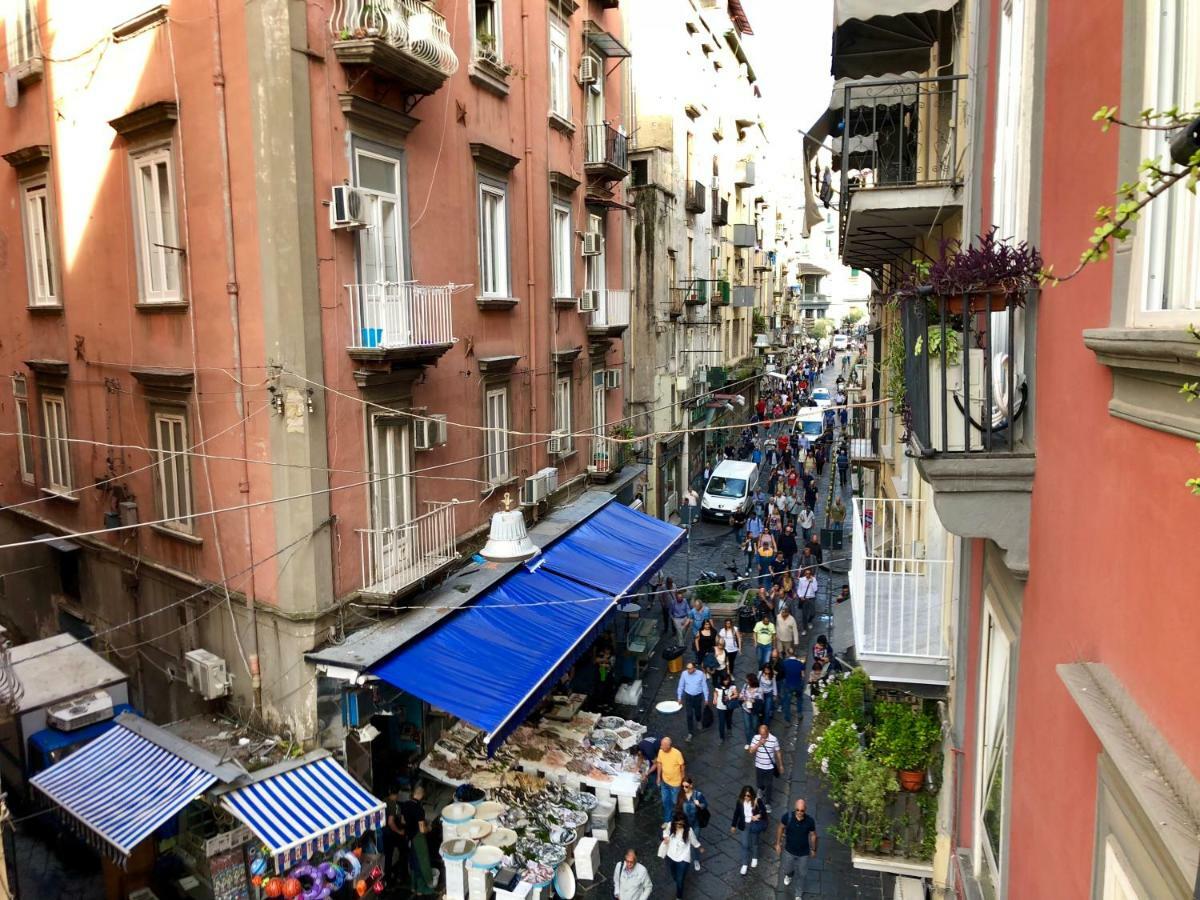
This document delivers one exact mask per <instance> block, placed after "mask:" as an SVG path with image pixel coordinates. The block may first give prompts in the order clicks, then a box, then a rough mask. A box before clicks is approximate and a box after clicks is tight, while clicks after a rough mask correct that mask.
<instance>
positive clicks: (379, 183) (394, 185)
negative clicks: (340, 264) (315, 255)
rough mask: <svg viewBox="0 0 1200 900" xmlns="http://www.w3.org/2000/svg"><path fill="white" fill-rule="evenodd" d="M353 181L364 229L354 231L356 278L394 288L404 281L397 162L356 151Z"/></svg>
mask: <svg viewBox="0 0 1200 900" xmlns="http://www.w3.org/2000/svg"><path fill="white" fill-rule="evenodd" d="M354 162H355V173H356V175H355V181H356V186H357V187H358V189H359V192H360V195H361V196H362V199H363V218H364V220H365V221H366V223H367V227H366V228H363V229H361V230H360V231H359V232H358V236H359V238H358V266H359V275H360V277H361V278H362V283H363V284H364V285H383V284H387V285H395V284H398V283H399V282H401V281H403V280H404V247H403V229H402V227H401V223H402V221H403V220H402V219H401V214H402V210H401V206H400V163H399V162H398V161H397V160H396V159H392V158H389V157H386V156H383V155H380V154H378V153H372V152H370V151H367V150H362V149H356V151H355V154H354Z"/></svg>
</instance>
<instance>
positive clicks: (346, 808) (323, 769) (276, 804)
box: [221, 754, 384, 872]
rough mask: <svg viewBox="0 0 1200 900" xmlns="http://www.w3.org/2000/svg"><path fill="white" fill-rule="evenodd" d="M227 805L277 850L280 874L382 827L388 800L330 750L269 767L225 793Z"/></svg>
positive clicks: (276, 863)
mask: <svg viewBox="0 0 1200 900" xmlns="http://www.w3.org/2000/svg"><path fill="white" fill-rule="evenodd" d="M221 805H222V806H223V807H225V809H227V810H229V812H231V813H233V814H234V815H235V816H237V817H238V818H239V819H240V820H241V821H242V822H244V823H245V824H246V827H248V828H249V829H250V830H251V831H253V832H254V833H255V834H256V835H257V836H258V838H259V839H260V840H261V841H262V842H263V843H264V844H266V845H267V846H268V847H269V848H270V849H271V855H272V856H273V857H274V859H275V868H276V871H279V872H283V871H284V870H286V869H288V868H290V867H291V866H293V865H295V864H296V863H298V862H301V861H302V860H305V859H308V858H309V857H311V856H313V855H314V854H316V853H320V852H322V851H326V850H330V849H332V848H334V847H336V846H338V845H339V844H344V843H346V842H347V841H349V840H351V839H353V838H356V837H358V836H360V835H362V834H363V833H364V832H365V831H367V830H368V829H371V828H380V827H382V826H383V818H384V813H383V810H384V806H383V803H382V801H380V800H377V799H376V798H375V797H373V796H371V795H370V794H369V793H367V792H366V791H365V790H363V788H362V787H360V786H359V784H358V782H357V781H355V780H354V779H353V778H352V777H351V776H350V773H349V772H347V771H346V770H345V769H343V768H342V767H341V766H339V765H338V764H337V763H336V762H335V761H334V760H333V759H331V758H330V757H329V756H328V755H327V754H322V755H321V756H319V757H310V758H309V759H308V760H307V761H305V762H302V763H301V764H299V765H296V764H295V763H292V764H287V763H285V764H284V765H282V766H276V767H274V768H272V769H264V770H263V771H261V772H258V773H256V775H255V780H254V781H253V782H251V783H249V784H244V785H242V786H240V787H238V788H235V789H234V790H231V791H229V792H228V793H226V794H223V795H222V796H221Z"/></svg>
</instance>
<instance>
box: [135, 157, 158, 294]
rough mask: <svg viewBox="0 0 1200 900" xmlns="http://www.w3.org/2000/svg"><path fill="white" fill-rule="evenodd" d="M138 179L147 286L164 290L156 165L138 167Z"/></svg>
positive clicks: (156, 290) (155, 291)
mask: <svg viewBox="0 0 1200 900" xmlns="http://www.w3.org/2000/svg"><path fill="white" fill-rule="evenodd" d="M138 181H139V184H140V186H141V201H142V252H143V253H144V254H145V266H144V271H145V277H146V279H147V284H146V287H147V289H148V290H149V291H150V293H153V294H158V293H161V292H162V290H163V280H162V247H161V246H160V245H161V244H162V232H161V223H160V222H159V218H158V208H157V196H158V190H157V188H156V186H155V184H154V167H153V165H150V164H144V165H142V166H139V167H138Z"/></svg>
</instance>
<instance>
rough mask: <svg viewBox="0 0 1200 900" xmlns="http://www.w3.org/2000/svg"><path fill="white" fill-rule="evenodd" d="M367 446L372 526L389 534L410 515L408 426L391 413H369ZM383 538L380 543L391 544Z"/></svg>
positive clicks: (390, 539)
mask: <svg viewBox="0 0 1200 900" xmlns="http://www.w3.org/2000/svg"><path fill="white" fill-rule="evenodd" d="M370 421H371V433H370V435H369V441H368V445H367V452H368V453H369V454H370V459H369V463H370V471H371V492H372V493H371V528H372V529H373V530H375V531H377V532H380V533H385V534H387V533H392V532H394V531H395V529H397V528H399V527H400V526H402V525H403V524H404V523H405V522H407V521H408V520H409V519H410V518H411V509H412V487H411V484H410V482H411V480H412V479H411V478H409V477H408V472H409V468H410V467H409V456H410V450H411V447H410V429H409V424H408V422H407V421H405V420H404V419H402V418H400V417H398V416H394V415H372V416H371V420H370ZM392 539H393V538H392V537H385V539H384V541H383V546H384V547H385V549H386V548H388V547H390V546H391V541H392Z"/></svg>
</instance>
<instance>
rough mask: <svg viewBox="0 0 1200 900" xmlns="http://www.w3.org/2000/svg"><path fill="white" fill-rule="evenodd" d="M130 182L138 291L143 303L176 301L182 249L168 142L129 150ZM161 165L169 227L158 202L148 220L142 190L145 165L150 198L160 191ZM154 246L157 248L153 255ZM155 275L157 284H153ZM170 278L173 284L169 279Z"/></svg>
mask: <svg viewBox="0 0 1200 900" xmlns="http://www.w3.org/2000/svg"><path fill="white" fill-rule="evenodd" d="M129 162H130V170H131V178H130V181H131V185H132V188H133V219H134V235H135V238H136V240H135V241H134V252H135V253H136V254H137V267H138V293H139V297H140V299H141V302H143V303H178V302H179V301H181V300H183V296H184V295H183V258H182V257H183V253H182V251H181V250H180V249H169V248H181V247H182V246H183V245H182V238H181V237H180V227H179V201H178V197H179V195H178V193H177V192H176V190H175V161H174V159H173V158H172V152H171V144H170V143H167V144H159V145H156V146H154V147H149V148H146V149H142V150H138V151H136V152H133V153H130V154H129ZM160 165H164V166H165V167H166V173H167V207H168V208H169V212H170V215H171V217H170V222H169V225H170V227H169V228H168V222H167V220H166V219H165V217H164V215H163V214H164V212H166V211H168V210H165V209H164V208H163V206H161V204H160V205H159V206H158V210H157V216H156V219H155V221H154V222H151V221H150V218H149V216H148V214H147V209H146V196H145V192H144V191H143V190H142V172H143V170H144V169H147V168H149V169H150V172H151V180H152V183H153V184H154V186H155V190H154V199H155V201H156V202H158V201H159V200H160V198H161V195H162V190H161V187H160V182H159V177H160V175H159V166H160ZM155 249H157V250H159V251H160V252H159V253H158V254H157V255H156V254H155V252H154V251H155ZM156 278H157V280H158V282H159V285H160V286H159V287H158V288H155V287H154V286H153V285H154V282H155V279H156ZM172 279H174V286H173V287H172V286H171V284H170V282H171V280H172Z"/></svg>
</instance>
